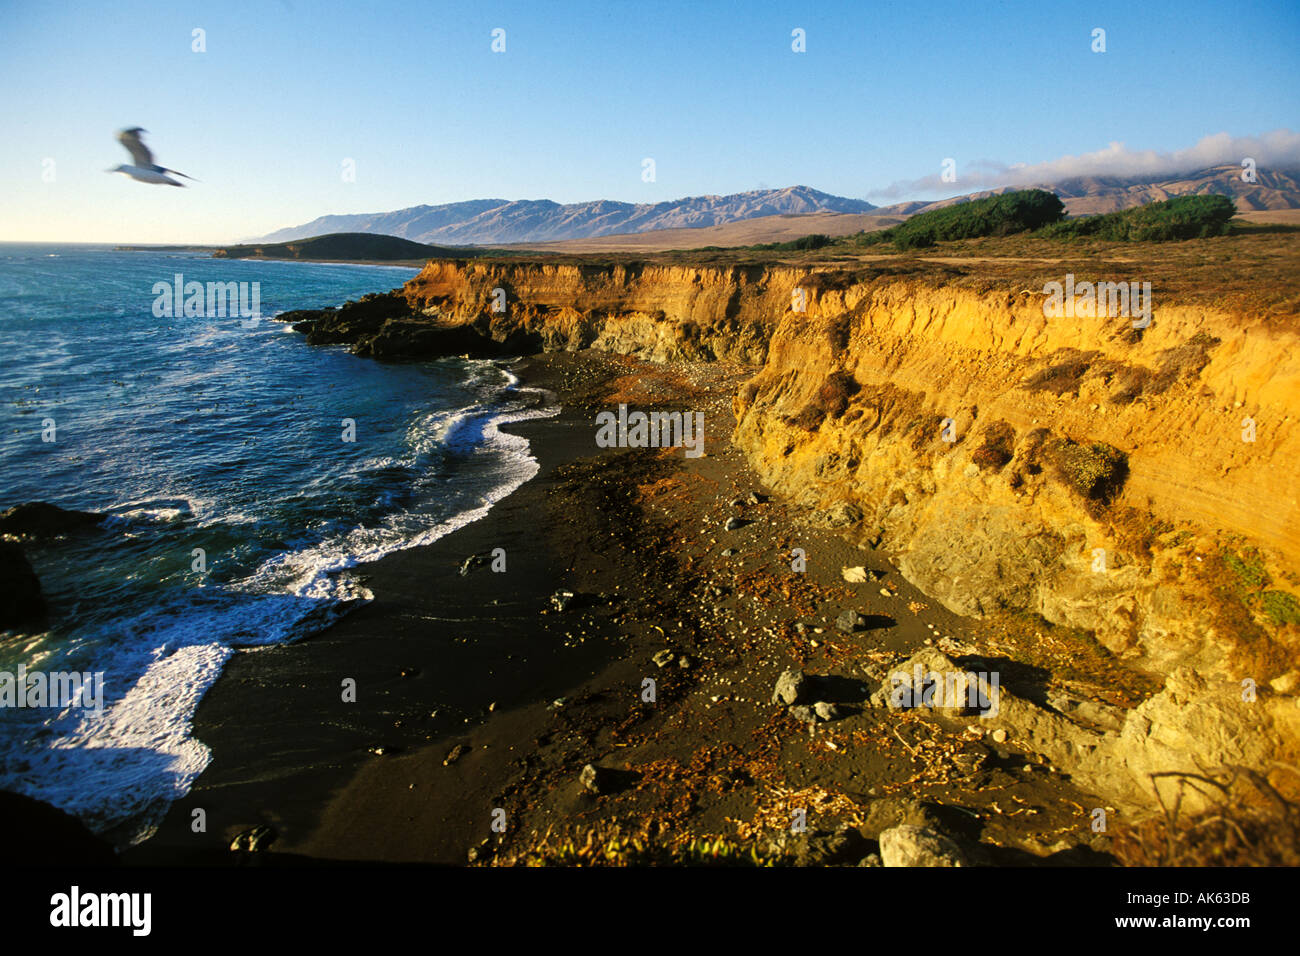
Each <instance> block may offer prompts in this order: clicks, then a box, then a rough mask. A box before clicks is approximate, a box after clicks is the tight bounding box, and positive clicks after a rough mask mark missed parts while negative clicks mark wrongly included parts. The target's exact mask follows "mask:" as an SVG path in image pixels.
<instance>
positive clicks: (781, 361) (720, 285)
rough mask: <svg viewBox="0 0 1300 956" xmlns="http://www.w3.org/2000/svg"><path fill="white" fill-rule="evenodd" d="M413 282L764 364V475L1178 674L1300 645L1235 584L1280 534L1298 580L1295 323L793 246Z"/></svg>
mask: <svg viewBox="0 0 1300 956" xmlns="http://www.w3.org/2000/svg"><path fill="white" fill-rule="evenodd" d="M498 289H499V290H503V291H502V292H500V293H494V290H498ZM796 290H800V291H799V294H801V295H802V297H803V301H804V304H805V311H803V312H796V311H794V310H793V308H792V305H793V303H794V301H795V298H794V297H795V295H796ZM401 294H402V296H403V297H404V298H405V300H406V302H407V304H408V305H409V307H410V308H411V310H413V311H414V312H416V313H417V314H419V315H421V316H422V317H423V321H424V322H425V323H427V324H428V325H429V326H431V327H435V328H441V329H444V330H447V331H450V330H451V329H459V330H461V331H467V328H466V327H469V328H472V329H474V330H475V331H477V332H478V333H479V334H480V335H482V336H484V337H486V338H490V339H491V340H492V341H493V342H498V343H504V344H508V345H509V346H510V347H512V348H540V349H579V348H595V349H601V350H605V351H612V352H621V353H628V354H635V355H638V356H641V357H643V358H646V359H650V360H656V361H662V360H667V359H673V358H685V359H705V360H708V359H731V360H737V361H742V362H748V363H752V364H754V365H755V366H757V374H756V375H755V377H754V378H753V379H752V380H751V381H750V382H749V383H748V384H747V385H746V386H745V387H744V388H743V389H742V391H741V393H740V394H739V395H738V396H737V397H736V401H735V410H736V418H737V427H736V431H735V435H734V440H735V441H736V443H737V444H738V445H739V446H740V447H741V448H742V449H744V451H745V452H746V453H747V455H748V457H749V458H750V460H751V462H752V463H753V465H754V467H755V468H756V469H757V470H758V473H759V474H760V476H761V477H762V478H763V480H764V481H766V482H767V483H769V484H770V485H771V486H773V487H774V488H776V489H778V490H780V491H781V492H782V493H784V494H786V495H788V496H789V497H791V498H793V499H794V500H797V501H799V502H802V503H804V504H807V505H809V506H810V507H814V508H826V507H829V506H831V505H836V504H840V503H848V504H851V505H853V506H855V507H856V508H857V509H860V511H861V512H862V513H863V515H864V520H863V521H862V522H861V523H860V524H859V525H858V526H857V527H856V528H855V529H854V531H853V532H852V533H855V534H857V535H858V537H859V538H861V539H864V540H870V541H872V542H874V543H877V544H883V545H884V546H886V547H888V548H890V549H892V550H894V551H895V552H897V553H898V554H899V561H900V569H901V570H902V571H903V573H904V574H905V575H906V576H907V577H908V578H909V579H910V580H912V581H913V582H914V583H916V584H917V585H918V586H920V587H921V588H922V589H924V590H925V591H927V592H928V593H930V594H931V595H933V596H934V597H936V598H937V599H939V600H941V601H942V602H943V603H944V604H946V605H947V606H948V607H949V608H951V609H952V610H954V611H957V612H959V613H962V614H968V615H979V614H984V613H988V612H990V611H992V610H995V609H998V608H1025V609H1029V610H1032V611H1035V612H1038V613H1040V614H1042V615H1043V616H1044V617H1046V618H1047V619H1048V620H1051V621H1054V622H1058V623H1064V624H1069V625H1073V626H1077V627H1081V628H1086V629H1088V630H1091V631H1095V632H1096V633H1097V636H1098V639H1099V640H1100V641H1102V642H1103V643H1104V644H1106V646H1108V647H1109V648H1111V649H1112V650H1114V651H1115V652H1117V653H1119V654H1121V655H1123V656H1126V657H1129V658H1132V659H1134V661H1135V663H1136V664H1138V665H1139V666H1142V667H1144V668H1146V669H1148V670H1151V671H1154V672H1156V673H1161V674H1167V673H1169V672H1171V671H1172V670H1173V669H1174V668H1176V667H1178V666H1180V665H1191V666H1195V667H1197V668H1198V669H1201V670H1203V671H1208V672H1210V673H1219V674H1222V675H1224V676H1229V675H1230V676H1233V677H1242V678H1244V677H1251V678H1253V679H1255V680H1256V681H1257V682H1259V683H1263V682H1265V681H1267V680H1271V679H1274V678H1276V677H1278V676H1280V675H1281V674H1282V673H1284V672H1286V671H1287V670H1290V669H1291V668H1292V667H1294V661H1295V654H1294V651H1295V650H1296V647H1295V646H1294V644H1292V643H1290V641H1292V640H1294V637H1295V634H1294V629H1288V628H1285V627H1279V626H1278V620H1277V616H1275V617H1273V618H1270V617H1268V616H1266V615H1260V614H1252V613H1250V611H1249V610H1248V609H1247V608H1245V607H1244V606H1243V605H1242V604H1241V602H1240V601H1237V600H1236V599H1235V596H1234V594H1235V591H1237V590H1240V587H1239V586H1241V585H1243V582H1242V581H1239V580H1234V572H1233V570H1232V569H1233V568H1237V567H1238V566H1237V565H1236V564H1231V563H1228V564H1225V561H1224V556H1223V550H1224V549H1225V548H1226V549H1228V550H1229V551H1230V552H1231V553H1232V554H1233V555H1237V556H1240V555H1242V554H1246V553H1249V552H1250V551H1251V549H1252V548H1256V549H1258V552H1259V553H1258V555H1253V556H1250V557H1248V558H1247V559H1246V560H1245V564H1246V565H1248V566H1249V567H1251V568H1253V567H1256V566H1257V565H1258V566H1259V567H1260V568H1261V569H1263V570H1266V571H1267V572H1268V573H1269V576H1270V577H1271V578H1272V579H1273V580H1274V581H1277V582H1278V589H1285V588H1286V587H1287V584H1286V583H1285V580H1286V578H1287V576H1288V575H1294V573H1295V572H1296V571H1297V569H1300V521H1298V520H1297V519H1300V503H1298V502H1297V496H1298V494H1300V493H1298V491H1297V486H1298V485H1300V482H1297V481H1296V479H1295V462H1296V460H1297V453H1300V431H1298V430H1297V421H1296V417H1297V414H1300V358H1298V357H1297V355H1296V350H1295V344H1296V342H1295V339H1296V336H1295V335H1294V333H1290V332H1277V331H1270V329H1269V328H1268V327H1267V326H1266V325H1265V323H1264V322H1262V321H1258V320H1256V319H1254V318H1253V317H1251V316H1240V315H1232V314H1227V313H1219V312H1214V311H1210V310H1206V309H1201V308H1197V309H1191V308H1182V307H1179V306H1178V305H1176V304H1162V303H1159V301H1158V300H1157V307H1156V308H1155V310H1154V315H1153V321H1152V323H1151V325H1150V327H1149V328H1147V329H1144V330H1140V331H1139V330H1135V329H1133V328H1132V323H1131V320H1129V319H1126V318H1100V319H1098V318H1046V317H1045V316H1044V314H1043V308H1042V301H1043V296H1042V294H1041V293H1039V292H1036V291H1033V290H1023V291H1020V292H1018V293H1016V294H1005V293H992V294H983V295H980V294H976V293H973V292H970V291H966V290H963V289H957V288H945V287H937V286H933V285H920V284H916V283H909V282H907V281H905V280H904V281H900V280H897V279H882V280H873V279H871V278H869V277H863V276H860V275H853V274H850V273H841V272H825V271H823V272H811V273H810V272H809V271H808V270H806V269H801V268H793V267H765V266H728V267H718V268H709V267H701V268H692V267H684V266H658V265H633V266H622V265H602V266H588V265H556V264H549V263H504V262H492V261H477V262H468V263H466V262H431V263H429V264H428V265H427V266H426V268H425V269H424V271H423V272H421V274H420V275H419V276H417V277H416V278H415V279H413V280H411V282H409V283H408V284H407V285H406V286H405V288H404V289H403V290H402V293H401ZM494 295H495V301H496V302H497V303H501V301H502V298H501V297H502V295H504V311H502V312H494V311H493V303H494ZM1248 419H1249V421H1247V420H1248ZM945 420H948V421H947V423H945ZM1251 422H1253V426H1252V424H1251ZM945 424H947V426H948V427H947V428H946V429H945V427H944V426H945ZM1252 427H1253V435H1252V433H1251V429H1252ZM1250 437H1253V441H1250V440H1245V439H1246V438H1250ZM1230 560H1231V559H1230ZM1238 570H1240V568H1238ZM1247 573H1248V575H1249V572H1247ZM1245 583H1246V584H1249V582H1245ZM1293 584H1294V581H1293V582H1292V585H1293ZM1270 600H1272V601H1273V602H1274V603H1273V604H1270V605H1269V606H1270V607H1273V608H1274V609H1275V610H1277V611H1278V615H1280V619H1281V620H1285V619H1286V610H1285V607H1286V605H1285V600H1284V599H1282V598H1274V599H1270ZM1278 602H1281V603H1278Z"/></svg>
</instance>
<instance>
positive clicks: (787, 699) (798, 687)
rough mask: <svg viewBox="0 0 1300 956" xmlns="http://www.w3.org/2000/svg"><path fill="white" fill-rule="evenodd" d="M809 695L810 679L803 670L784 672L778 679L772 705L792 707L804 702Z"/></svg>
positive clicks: (773, 692)
mask: <svg viewBox="0 0 1300 956" xmlns="http://www.w3.org/2000/svg"><path fill="white" fill-rule="evenodd" d="M807 693H808V678H807V677H806V676H804V672H803V671H801V670H793V669H790V670H784V671H782V672H781V676H780V677H778V678H777V679H776V687H775V688H774V689H773V691H772V703H774V704H784V705H786V706H792V705H794V704H799V703H802V702H803V701H804V699H805V698H806V696H807Z"/></svg>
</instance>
